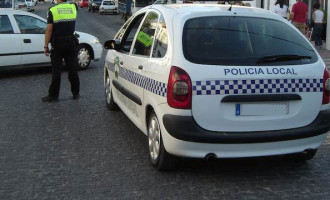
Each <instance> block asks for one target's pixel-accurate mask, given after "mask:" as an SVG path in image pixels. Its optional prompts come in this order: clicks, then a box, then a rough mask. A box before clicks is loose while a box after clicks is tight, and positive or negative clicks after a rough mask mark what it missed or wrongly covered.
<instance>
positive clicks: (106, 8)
mask: <svg viewBox="0 0 330 200" xmlns="http://www.w3.org/2000/svg"><path fill="white" fill-rule="evenodd" d="M99 13H100V15H103V14H105V13H112V14H116V13H117V6H116V3H115V1H112V0H103V1H102V3H101V5H100V8H99Z"/></svg>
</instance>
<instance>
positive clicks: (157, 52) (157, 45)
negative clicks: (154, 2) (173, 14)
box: [152, 16, 168, 58]
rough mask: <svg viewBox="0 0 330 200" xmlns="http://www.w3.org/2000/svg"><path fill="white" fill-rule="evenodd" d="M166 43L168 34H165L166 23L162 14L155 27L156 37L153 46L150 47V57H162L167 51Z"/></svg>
mask: <svg viewBox="0 0 330 200" xmlns="http://www.w3.org/2000/svg"><path fill="white" fill-rule="evenodd" d="M167 44H168V36H167V29H166V23H165V19H164V18H163V16H160V18H159V22H158V27H157V33H156V39H155V42H154V48H153V49H152V57H153V58H163V57H164V56H165V54H166V51H167Z"/></svg>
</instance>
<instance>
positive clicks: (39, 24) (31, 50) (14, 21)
mask: <svg viewBox="0 0 330 200" xmlns="http://www.w3.org/2000/svg"><path fill="white" fill-rule="evenodd" d="M46 26H47V24H46V20H45V19H43V18H42V17H39V16H37V15H35V14H32V13H29V12H25V11H20V10H6V11H2V10H0V41H1V42H0V43H1V48H0V70H1V69H12V68H15V67H28V66H39V65H50V58H49V57H47V56H45V55H44V53H43V49H44V48H43V46H44V41H45V35H44V33H45V30H46ZM76 33H77V34H79V36H80V37H79V46H78V49H77V51H78V66H79V68H80V69H86V68H87V67H88V66H89V64H90V61H91V60H95V61H97V60H98V59H99V58H100V57H101V54H102V51H103V47H102V45H101V44H100V42H99V40H98V39H97V38H96V37H94V36H92V35H89V34H87V33H82V32H76Z"/></svg>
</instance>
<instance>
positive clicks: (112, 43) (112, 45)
mask: <svg viewBox="0 0 330 200" xmlns="http://www.w3.org/2000/svg"><path fill="white" fill-rule="evenodd" d="M119 47H120V41H119V40H108V41H106V42H105V43H104V48H105V49H114V50H118V49H119Z"/></svg>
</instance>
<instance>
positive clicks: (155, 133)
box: [148, 116, 160, 160]
mask: <svg viewBox="0 0 330 200" xmlns="http://www.w3.org/2000/svg"><path fill="white" fill-rule="evenodd" d="M148 139H149V152H150V156H151V159H152V160H156V159H157V158H158V155H159V149H160V128H159V123H158V120H157V118H156V116H152V118H151V120H150V123H149V129H148Z"/></svg>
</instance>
